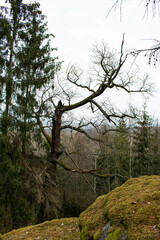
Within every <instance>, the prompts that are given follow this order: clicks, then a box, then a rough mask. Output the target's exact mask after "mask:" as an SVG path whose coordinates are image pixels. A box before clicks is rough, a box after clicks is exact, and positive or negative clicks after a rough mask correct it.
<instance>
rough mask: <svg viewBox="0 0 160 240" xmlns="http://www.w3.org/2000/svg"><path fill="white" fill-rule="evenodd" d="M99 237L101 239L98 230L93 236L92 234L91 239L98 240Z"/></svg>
mask: <svg viewBox="0 0 160 240" xmlns="http://www.w3.org/2000/svg"><path fill="white" fill-rule="evenodd" d="M100 237H101V231H100V230H98V231H97V232H96V233H95V234H94V237H93V239H94V240H99V239H100Z"/></svg>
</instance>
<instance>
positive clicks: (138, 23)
mask: <svg viewBox="0 0 160 240" xmlns="http://www.w3.org/2000/svg"><path fill="white" fill-rule="evenodd" d="M1 1H2V2H3V1H4V0H1ZM25 2H27V3H29V2H34V0H25ZM38 2H39V3H40V4H41V9H42V11H43V14H45V15H46V16H47V20H48V27H49V32H50V33H53V34H54V35H55V39H54V41H53V43H52V45H53V47H57V48H58V56H59V59H60V60H64V62H65V63H66V64H69V63H72V64H74V63H76V64H78V65H80V66H81V67H85V68H87V65H88V64H89V60H90V54H91V49H92V46H93V44H94V43H95V42H101V41H102V40H103V41H105V42H106V43H107V44H108V46H109V48H110V49H116V50H119V49H120V45H121V41H122V36H123V33H125V49H141V48H147V47H151V46H153V45H154V42H153V41H151V39H159V40H160V31H159V26H160V14H158V13H157V14H156V17H155V18H154V19H152V9H150V11H149V17H148V18H147V17H145V18H144V19H143V15H144V12H145V2H146V1H145V0H143V1H142V0H130V1H129V0H127V1H123V2H124V3H123V7H122V21H120V8H119V7H118V8H117V9H116V11H112V12H111V13H110V15H109V16H108V18H106V16H107V13H108V11H109V9H110V8H111V6H112V5H113V3H114V2H115V0H39V1H38ZM140 3H141V4H140ZM147 39H150V40H147ZM138 65H139V66H140V67H141V69H142V71H143V72H144V73H145V72H148V73H150V79H151V81H153V82H154V85H155V88H156V89H157V92H156V93H154V96H153V97H151V98H150V100H149V102H148V111H149V113H150V114H151V115H152V116H154V118H157V117H158V118H159V119H160V108H159V103H160V64H159V66H157V67H156V68H155V67H154V66H153V65H152V66H150V65H148V59H147V58H144V57H143V58H140V59H139V61H138Z"/></svg>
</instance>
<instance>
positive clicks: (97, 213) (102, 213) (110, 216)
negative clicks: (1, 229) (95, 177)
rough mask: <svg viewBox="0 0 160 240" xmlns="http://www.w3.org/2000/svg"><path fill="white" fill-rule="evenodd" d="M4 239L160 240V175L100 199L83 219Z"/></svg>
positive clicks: (132, 181) (31, 228) (136, 181)
mask: <svg viewBox="0 0 160 240" xmlns="http://www.w3.org/2000/svg"><path fill="white" fill-rule="evenodd" d="M79 227H80V230H79ZM80 231H81V232H80ZM1 239H3V240H17V239H28V240H30V239H35V240H36V239H48V240H53V239H55V240H58V239H68V240H69V239H72V240H76V239H81V240H87V239H88V240H91V239H93V240H98V239H99V240H125V239H126V240H145V239H154V240H160V176H143V177H140V178H132V179H130V180H128V181H127V182H126V183H124V184H123V185H122V186H120V187H118V188H116V189H115V190H113V191H112V192H110V193H109V194H107V195H104V196H101V197H99V198H97V200H96V201H95V203H93V204H92V205H91V206H90V207H89V208H88V209H87V210H85V211H84V212H83V213H82V214H81V215H80V217H79V219H78V218H69V219H67V218H66V219H57V220H52V221H50V222H44V223H42V224H39V225H35V226H29V227H26V228H22V229H18V230H14V231H12V232H10V233H7V234H4V235H2V237H1Z"/></svg>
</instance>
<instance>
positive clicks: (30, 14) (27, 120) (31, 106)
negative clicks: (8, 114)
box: [14, 3, 55, 154]
mask: <svg viewBox="0 0 160 240" xmlns="http://www.w3.org/2000/svg"><path fill="white" fill-rule="evenodd" d="M22 11H23V12H24V13H25V16H24V17H25V20H24V22H23V25H24V29H22V30H21V31H20V32H19V37H20V39H21V41H22V42H21V44H20V46H19V47H18V52H17V56H16V57H17V65H16V68H15V75H16V79H17V82H18V83H17V85H16V86H17V89H18V94H17V95H16V107H15V108H14V110H15V113H16V115H17V117H16V119H17V123H18V124H17V126H18V130H19V131H20V133H21V139H22V152H23V154H25V152H26V143H27V140H28V137H29V136H31V134H30V132H31V131H32V132H33V127H34V125H35V122H34V120H33V118H32V116H33V112H34V111H35V109H36V107H37V105H38V97H37V93H38V91H40V90H41V88H42V87H44V85H45V84H47V83H48V82H50V81H51V80H52V81H53V79H54V74H55V58H54V57H52V56H51V53H52V51H53V50H54V49H53V48H51V46H50V37H51V34H48V33H47V23H46V22H45V21H44V19H45V17H44V15H42V13H41V11H40V10H39V4H38V3H34V4H29V5H25V4H23V6H22ZM32 137H33V136H32Z"/></svg>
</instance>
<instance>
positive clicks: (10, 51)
mask: <svg viewBox="0 0 160 240" xmlns="http://www.w3.org/2000/svg"><path fill="white" fill-rule="evenodd" d="M7 2H8V1H6V3H7ZM9 3H10V8H8V7H3V6H2V7H0V29H1V30H0V34H1V37H0V39H1V40H0V65H1V66H0V74H1V77H0V82H1V87H3V88H2V89H3V92H2V91H1V96H3V100H4V101H3V107H2V108H4V111H3V114H2V116H1V130H2V132H3V133H4V134H5V135H7V133H8V128H9V126H10V120H11V118H10V113H11V105H12V100H13V93H14V89H15V88H14V81H15V79H14V74H13V71H14V67H15V62H16V51H15V46H16V45H17V41H18V31H19V30H20V28H21V26H20V23H21V18H22V16H21V5H22V0H17V1H15V0H10V1H9ZM2 108H1V109H2Z"/></svg>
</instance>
